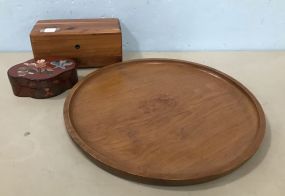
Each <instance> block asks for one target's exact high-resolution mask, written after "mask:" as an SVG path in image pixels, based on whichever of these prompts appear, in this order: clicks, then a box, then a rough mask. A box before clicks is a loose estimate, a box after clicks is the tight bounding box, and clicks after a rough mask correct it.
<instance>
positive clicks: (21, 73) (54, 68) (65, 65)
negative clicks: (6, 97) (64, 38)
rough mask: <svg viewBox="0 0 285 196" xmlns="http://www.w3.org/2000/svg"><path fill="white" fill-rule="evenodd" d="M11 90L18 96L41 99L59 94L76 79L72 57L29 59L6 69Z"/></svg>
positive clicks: (71, 85)
mask: <svg viewBox="0 0 285 196" xmlns="http://www.w3.org/2000/svg"><path fill="white" fill-rule="evenodd" d="M8 77H9V80H10V83H11V85H12V89H13V92H14V94H15V95H16V96H19V97H33V98H37V99H43V98H48V97H53V96H56V95H59V94H61V93H62V92H64V91H65V90H67V89H69V88H71V87H73V85H74V84H76V82H77V81H78V77H77V72H76V63H75V61H74V60H72V59H63V58H48V59H39V60H35V59H31V60H29V61H26V62H24V63H20V64H17V65H15V66H13V67H11V68H10V69H9V70H8Z"/></svg>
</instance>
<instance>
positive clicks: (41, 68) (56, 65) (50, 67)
mask: <svg viewBox="0 0 285 196" xmlns="http://www.w3.org/2000/svg"><path fill="white" fill-rule="evenodd" d="M69 65H72V61H69V60H55V61H52V62H50V63H48V62H47V61H46V60H45V59H40V60H37V61H36V62H34V63H24V65H23V66H21V67H19V68H18V69H17V74H18V76H25V75H33V74H47V75H52V74H53V71H54V70H55V69H66V67H67V66H69Z"/></svg>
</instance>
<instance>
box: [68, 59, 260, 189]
mask: <svg viewBox="0 0 285 196" xmlns="http://www.w3.org/2000/svg"><path fill="white" fill-rule="evenodd" d="M64 119H65V124H66V127H67V131H68V133H69V134H70V136H71V138H72V139H73V141H74V142H75V143H76V144H77V145H78V146H79V147H80V148H81V149H82V150H83V151H84V152H85V153H87V155H89V156H90V157H91V158H92V159H93V160H94V161H95V163H96V164H97V165H98V166H100V167H102V168H104V169H105V170H107V171H109V172H111V173H113V174H115V175H118V176H121V177H125V178H128V179H131V180H136V181H139V182H143V183H150V184H161V185H186V184H194V183H201V182H205V181H209V180H212V179H215V178H217V177H220V176H223V175H225V174H227V173H229V172H231V171H232V170H234V169H236V168H237V167H239V166H240V165H241V164H243V163H244V162H245V161H246V160H248V159H249V158H250V157H251V156H252V155H253V154H254V153H255V152H256V150H257V149H258V147H259V145H260V143H261V141H262V139H263V135H264V132H265V117H264V113H263V110H262V108H261V106H260V104H259V103H258V101H257V100H256V99H255V97H254V96H253V95H252V94H251V93H250V92H249V90H247V89H246V88H245V87H244V86H243V85H242V84H240V83H239V82H237V81H236V80H234V79H233V78H231V77H229V76H227V75H226V74H224V73H222V72H220V71H217V70H215V69H212V68H210V67H207V66H204V65H199V64H196V63H192V62H186V61H179V60H167V59H146V60H135V61H129V62H124V63H118V64H113V65H110V66H107V67H105V68H102V69H101V70H99V71H96V72H93V73H91V74H90V75H88V76H87V77H86V78H85V79H83V80H82V81H81V82H79V83H78V84H77V85H76V86H75V87H74V88H73V89H72V90H71V92H70V94H69V96H68V97H67V99H66V102H65V106H64Z"/></svg>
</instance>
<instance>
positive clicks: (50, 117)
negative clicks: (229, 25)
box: [0, 51, 285, 196]
mask: <svg viewBox="0 0 285 196" xmlns="http://www.w3.org/2000/svg"><path fill="white" fill-rule="evenodd" d="M31 58H32V53H31V52H12V53H8V52H6V53H0V74H1V76H3V77H0V88H1V93H0V108H1V110H0V124H1V137H0V173H1V175H0V183H1V188H0V195H5V196H15V195H17V196H18V195H21V196H38V195H42V196H50V195H54V196H62V195H69V196H78V195H86V196H94V195H102V196H111V195H121V196H125V195H137V196H157V195H163V196H190V195H197V196H228V195H231V196H241V195H245V196H252V195H258V196H268V195H272V196H283V195H285V187H284V183H285V170H284V169H283V168H284V164H285V156H284V155H285V146H284V140H285V126H284V117H285V110H284V109H283V108H285V102H284V98H285V91H284V89H285V78H284V75H285V69H284V64H285V52H284V51H279V52H278V51H274V52H273V51H263V52H262V51H260V52H246V51H244V52H144V53H136V52H134V53H125V56H124V59H125V60H128V59H133V58H179V59H183V60H188V61H194V62H198V63H201V64H205V65H208V66H210V67H213V68H216V69H218V70H221V71H223V72H224V73H226V74H228V75H231V76H233V77H234V78H236V79H237V80H238V81H240V82H241V83H242V84H244V85H245V86H246V87H247V88H248V89H249V90H250V91H251V92H252V93H253V94H254V95H255V96H256V98H257V99H258V100H259V101H260V103H261V105H262V107H263V109H264V112H265V114H266V121H267V123H266V124H267V129H266V132H265V136H264V140H263V142H262V145H261V146H260V148H259V149H258V151H257V152H256V154H255V155H254V156H253V157H252V158H251V159H249V160H248V161H247V162H246V163H245V164H243V165H242V166H241V167H240V168H239V169H237V170H235V171H234V172H232V173H231V174H229V175H226V176H224V177H221V178H219V179H216V180H213V181H210V182H208V183H203V184H198V185H191V186H182V187H166V186H163V187H162V186H152V185H146V184H142V183H135V182H132V181H129V180H125V179H123V178H118V177H116V176H114V175H112V174H110V173H108V172H106V171H104V170H102V169H101V168H99V167H96V166H94V163H93V162H92V161H90V160H89V159H87V158H86V157H85V156H84V155H83V153H82V152H81V151H80V150H79V149H78V148H77V147H76V145H74V143H73V142H72V140H71V139H70V137H69V135H68V133H67V132H66V128H65V125H64V120H63V116H62V109H63V105H64V101H65V98H66V96H67V94H68V92H65V93H63V94H61V95H59V96H56V97H53V98H50V99H44V100H36V99H32V98H22V97H15V96H14V95H13V92H12V89H11V85H10V83H9V80H8V77H7V75H6V74H7V70H8V69H9V67H11V66H13V65H15V64H18V63H21V62H24V61H26V60H28V59H31ZM92 71H94V69H80V70H79V71H78V76H79V79H80V80H81V79H82V78H83V76H86V75H87V74H88V73H90V72H92ZM125 107H127V106H125Z"/></svg>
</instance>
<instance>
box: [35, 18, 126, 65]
mask: <svg viewBox="0 0 285 196" xmlns="http://www.w3.org/2000/svg"><path fill="white" fill-rule="evenodd" d="M30 38H31V45H32V49H33V53H34V58H35V59H40V58H48V57H64V58H73V59H75V60H76V61H77V65H78V67H102V66H104V65H108V64H112V63H116V62H120V61H122V33H121V27H120V22H119V20H118V19H114V18H112V19H111V18H110V19H107V18H102V19H68V20H40V21H38V22H37V23H36V24H35V26H34V28H33V29H32V31H31V33H30Z"/></svg>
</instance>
